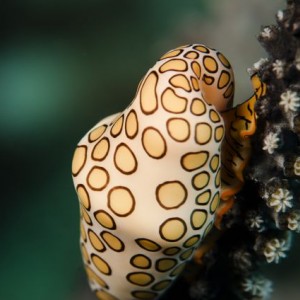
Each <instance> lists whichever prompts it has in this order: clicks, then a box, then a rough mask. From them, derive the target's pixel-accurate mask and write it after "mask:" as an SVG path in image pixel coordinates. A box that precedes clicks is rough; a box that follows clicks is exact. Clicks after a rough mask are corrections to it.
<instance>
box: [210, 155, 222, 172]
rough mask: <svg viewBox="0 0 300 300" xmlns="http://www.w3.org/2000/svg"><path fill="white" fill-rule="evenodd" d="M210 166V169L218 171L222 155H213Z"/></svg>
mask: <svg viewBox="0 0 300 300" xmlns="http://www.w3.org/2000/svg"><path fill="white" fill-rule="evenodd" d="M209 166H210V169H211V170H212V171H213V172H216V171H217V170H218V168H219V166H220V157H219V155H217V154H216V155H214V156H213V157H212V159H211V160H210V163H209Z"/></svg>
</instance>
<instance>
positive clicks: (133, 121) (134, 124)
mask: <svg viewBox="0 0 300 300" xmlns="http://www.w3.org/2000/svg"><path fill="white" fill-rule="evenodd" d="M138 129H139V124H138V118H137V115H136V112H135V110H133V109H132V110H131V111H130V112H129V114H128V115H127V118H126V125H125V130H126V135H127V137H128V138H130V139H133V138H135V137H136V135H137V133H138Z"/></svg>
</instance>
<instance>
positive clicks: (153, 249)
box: [135, 238, 161, 252]
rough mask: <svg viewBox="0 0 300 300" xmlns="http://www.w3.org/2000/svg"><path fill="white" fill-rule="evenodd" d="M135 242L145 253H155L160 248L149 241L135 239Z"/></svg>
mask: <svg viewBox="0 0 300 300" xmlns="http://www.w3.org/2000/svg"><path fill="white" fill-rule="evenodd" d="M135 242H136V243H137V244H138V245H139V246H140V247H141V248H142V249H145V250H147V251H151V252H156V251H159V250H160V249H161V246H160V245H158V244H157V243H156V242H154V241H151V240H149V239H144V238H141V239H136V240H135Z"/></svg>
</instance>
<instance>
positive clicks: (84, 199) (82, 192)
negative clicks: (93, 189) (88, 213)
mask: <svg viewBox="0 0 300 300" xmlns="http://www.w3.org/2000/svg"><path fill="white" fill-rule="evenodd" d="M77 195H78V198H79V201H80V203H81V204H82V205H83V206H84V208H85V209H87V210H90V208H91V202H90V197H89V194H88V191H87V190H86V188H85V186H84V185H82V184H79V185H78V186H77Z"/></svg>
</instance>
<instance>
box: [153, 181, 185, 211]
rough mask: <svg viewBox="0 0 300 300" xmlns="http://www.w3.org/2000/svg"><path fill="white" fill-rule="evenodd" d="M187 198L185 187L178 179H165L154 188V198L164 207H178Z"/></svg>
mask: <svg viewBox="0 0 300 300" xmlns="http://www.w3.org/2000/svg"><path fill="white" fill-rule="evenodd" d="M186 198H187V189H186V187H185V186H184V185H183V184H182V183H181V182H179V181H167V182H165V183H162V184H160V185H159V186H158V187H157V189H156V199H157V201H158V203H159V204H160V205H161V206H162V207H163V208H165V209H172V208H178V207H179V206H181V205H182V204H183V203H184V202H185V200H186Z"/></svg>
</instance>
